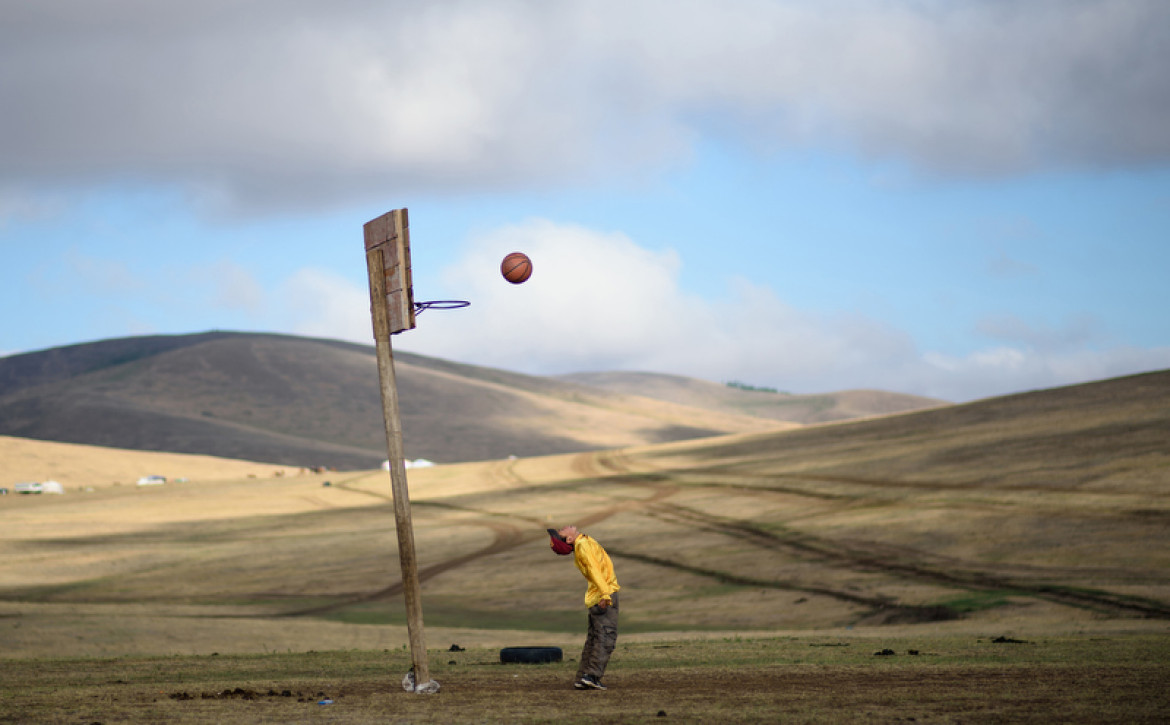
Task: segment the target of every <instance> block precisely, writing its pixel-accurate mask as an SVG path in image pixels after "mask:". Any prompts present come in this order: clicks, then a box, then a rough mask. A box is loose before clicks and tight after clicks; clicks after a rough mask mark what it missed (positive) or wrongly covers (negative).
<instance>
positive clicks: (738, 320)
mask: <svg viewBox="0 0 1170 725" xmlns="http://www.w3.org/2000/svg"><path fill="white" fill-rule="evenodd" d="M512 251H524V252H526V253H528V254H529V255H530V257H531V258H532V259H533V262H534V272H533V275H532V277H531V279H530V280H529V281H527V282H525V283H524V284H521V285H511V284H509V283H508V282H506V281H505V280H504V279H503V278H502V277H501V276H500V273H499V263H500V260H502V259H503V257H504V256H505V255H506V254H507V253H509V252H512ZM681 265H682V263H681V261H680V259H679V257H678V255H677V254H676V253H675V252H674V251H673V250H671V249H647V248H645V247H642V246H641V245H639V244H638V243H636V242H635V241H634V240H632V239H630V238H629V237H627V236H626V235H624V234H620V233H615V232H605V231H598V230H593V229H588V228H585V227H581V226H576V225H566V224H557V223H554V222H551V221H548V220H543V219H532V220H528V221H526V222H523V223H520V224H515V225H509V226H505V227H500V228H497V229H493V230H488V231H485V232H483V233H481V234H479V235H477V236H475V237H473V238H470V239H468V240H467V242H466V244H465V247H464V249H463V250H462V252H461V253H460V254H459V256H458V258H457V259H453V260H452V261H451V263H450V264H449V265H448V266H447V267H446V268H445V269H444V270H443V271H442V273H441V280H440V284H439V287H438V288H437V289H435V293H436V294H435V295H434V296H435V297H436V298H445V299H464V300H468V301H470V302H471V306H470V307H467V308H463V309H458V310H451V311H439V310H429V311H426V312H424V313H423V314H420V315H419V317H418V327H417V328H416V329H414V330H410V331H407V332H403V333H402V334H400V335H398V336H395V337H394V338H393V344H394V347H395V349H402V350H408V351H411V352H417V353H420V354H424V355H431V356H435V357H440V358H445V359H449V360H454V361H458V362H466V363H473V364H480V365H488V366H492V367H499V368H503V369H507V370H515V371H520V372H528V373H532V374H540V375H553V374H560V373H569V372H579V371H597V370H639V371H651V372H666V373H675V374H680V375H687V376H691V377H697V378H702V379H706V380H711V381H715V382H725V381H728V380H738V381H742V382H747V383H750V384H754V385H767V386H771V387H776V388H778V389H782V390H787V391H792V392H799V393H815V392H827V391H833V390H842V389H852V388H874V389H884V390H893V391H899V392H907V393H917V394H920V395H927V396H932V397H938V398H942V399H945V400H952V401H961V400H970V399H974V398H979V397H986V396H989V395H998V394H1003V393H1006V392H1012V391H1020V390H1028V389H1033V388H1038V387H1051V386H1054V385H1063V384H1072V383H1078V382H1085V381H1088V380H1094V379H1099V378H1102V377H1111V376H1116V375H1124V374H1129V373H1135V372H1141V371H1144V370H1153V369H1159V368H1164V367H1170V348H1155V349H1148V350H1138V349H1133V348H1118V347H1113V348H1102V349H1092V348H1091V347H1090V345H1093V344H1099V343H1100V342H1101V341H1102V339H1103V333H1102V331H1100V330H1099V329H1098V328H1097V324H1096V323H1095V322H1094V321H1093V320H1091V319H1073V320H1070V322H1069V323H1068V324H1067V325H1066V326H1064V327H1062V328H1058V329H1055V330H1045V329H1042V328H1038V327H1036V326H1032V325H1029V324H1027V323H1025V322H1024V321H1022V320H1018V319H1015V318H1009V317H999V318H988V319H987V320H984V321H983V323H982V324H981V330H982V332H983V333H984V334H985V335H988V336H989V337H991V338H993V344H992V345H991V346H989V347H986V348H983V349H980V350H976V351H974V352H972V353H970V354H968V355H965V356H954V355H946V354H942V353H938V352H932V351H923V350H920V349H919V348H918V346H917V345H916V344H915V343H914V342H913V340H912V339H911V338H910V336H909V335H908V334H907V333H906V332H905V331H902V330H899V329H897V328H895V327H893V326H890V325H888V324H886V323H884V322H881V321H879V320H876V319H873V318H871V317H869V316H867V315H865V314H864V313H862V312H841V313H837V314H824V313H818V312H813V311H809V310H802V309H798V308H795V307H793V306H792V305H790V304H788V303H786V302H785V301H784V300H782V299H780V298H779V297H777V296H776V295H775V294H774V293H773V292H772V291H771V290H769V289H767V288H764V287H760V286H758V285H755V284H752V283H750V282H748V281H746V280H744V279H741V278H735V277H728V278H726V279H725V280H723V282H724V283H725V286H724V292H723V294H722V296H720V297H719V298H717V299H705V298H701V297H698V296H695V295H692V294H689V293H687V292H685V291H683V290H682V289H681V288H680V286H679V281H678V279H679V274H680V272H681V270H682V267H681ZM417 291H418V289H417V287H416V292H417ZM279 298H280V299H281V300H282V302H281V303H280V306H281V307H282V308H283V309H284V312H285V314H287V315H288V316H289V319H288V320H287V321H286V322H285V323H284V325H283V329H291V330H294V331H296V332H297V333H299V334H306V335H315V336H323V337H335V338H342V339H348V340H351V341H354V342H359V343H365V344H370V343H371V342H372V333H371V331H370V320H369V301H368V300H369V296H368V292H367V290H366V289H365V287H364V284H357V283H355V282H353V281H351V280H347V279H343V278H341V277H339V276H336V275H333V274H331V273H327V272H323V271H320V270H309V269H306V270H301V271H300V272H298V273H297V274H296V275H294V276H293V277H291V278H290V279H289V280H287V281H286V282H285V283H284V284H283V285H282V287H281V290H280V293H279ZM428 298H430V295H428Z"/></svg>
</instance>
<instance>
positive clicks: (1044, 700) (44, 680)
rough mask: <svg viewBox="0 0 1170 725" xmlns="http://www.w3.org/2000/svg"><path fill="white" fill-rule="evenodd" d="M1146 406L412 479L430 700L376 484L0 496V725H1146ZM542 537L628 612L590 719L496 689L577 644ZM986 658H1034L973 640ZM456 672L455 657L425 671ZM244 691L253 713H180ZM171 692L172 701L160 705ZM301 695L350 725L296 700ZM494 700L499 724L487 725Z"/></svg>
mask: <svg viewBox="0 0 1170 725" xmlns="http://www.w3.org/2000/svg"><path fill="white" fill-rule="evenodd" d="M1168 390H1170V375H1167V374H1155V375H1149V376H1137V377H1135V378H1130V379H1124V380H1120V381H1109V382H1105V383H1099V384H1095V385H1091V386H1080V387H1077V388H1071V389H1066V390H1061V391H1044V392H1040V393H1034V394H1029V395H1025V396H1014V397H1011V398H1005V399H1000V400H992V401H984V402H981V403H976V404H971V405H967V406H955V407H952V408H944V409H937V410H932V411H926V412H920V413H914V414H906V415H900V416H893V417H889V418H883V419H876V420H868V421H861V422H854V423H847V424H833V425H825V426H815V427H808V428H804V429H800V430H795V431H783V432H776V433H766V434H745V435H738V436H729V437H722V438H715V439H709V440H705V441H695V442H687V443H674V444H667V445H662V446H646V447H638V448H626V449H620V450H613V451H602V452H595V453H585V454H574V455H564V456H550V457H541V458H527V459H517V460H506V461H489V462H483V463H468V464H458V465H449V466H439V467H435V468H431V469H412V471H411V473H410V477H411V480H410V485H411V497H412V500H413V510H414V525H415V538H416V541H417V549H418V553H419V558H420V568H421V579H422V587H423V592H422V594H423V608H424V615H425V619H426V625H427V627H426V632H427V640H428V642H429V648H430V650H431V652H432V657H431V660H432V662H433V663H434V670H435V674H436V676H437V677H438V679H440V681H442V682H444V687H445V692H444V693H440V695H439V696H438V704H436V703H435V702H430V703H424V702H419V701H418V700H415V699H411V698H412V697H420V696H413V695H411V696H406V695H405V693H402V692H401V691H400V689H401V688H399V687H398V686H397V682H398V681H399V680H400V679H401V677H402V674H404V670H405V667H406V663H407V661H408V656H407V653H406V652H405V650H404V646H405V644H406V642H407V636H406V631H405V626H404V615H403V611H404V607H403V601H402V587H401V583H400V581H399V577H398V562H397V554H396V551H395V549H396V537H395V533H394V528H393V515H392V512H391V505H390V499H389V483H388V478H387V475H386V474H385V473H383V472H381V471H375V472H357V473H348V474H336V473H331V474H310V475H284V476H275V475H272V473H264V471H263V468H262V467H260V469H259V470H258V471H257V472H254V473H251V472H250V473H247V474H235V476H234V477H232V476H230V475H229V476H228V477H223V478H217V477H211V476H209V477H207V478H205V479H201V478H195V477H192V478H191V479H190V480H189V481H187V482H186V483H181V484H168V485H166V486H162V487H150V488H138V487H135V486H126V485H122V486H113V485H109V486H105V487H97V488H95V490H93V491H91V492H86V493H82V492H77V491H70V493H68V494H67V495H65V496H52V497H50V496H40V497H36V496H19V497H18V496H7V497H3V498H0V521H2V522H3V526H0V668H2V674H3V678H2V679H3V682H4V683H5V684H3V685H0V695H2V697H3V703H4V705H3V707H4V709H3V710H2V711H0V712H3V713H4V714H3V716H2V717H5V718H8V720H10V721H16V722H60V721H63V717H62V715H63V713H66V714H69V717H71V718H72V717H74V716H76V718H77V720H76V721H78V722H83V721H84V722H94V721H107V722H123V721H150V722H154V721H172V720H173V721H183V718H188V719H190V720H191V721H208V720H220V721H225V722H230V721H233V720H232V718H236V721H240V722H243V721H249V722H262V721H266V719H267V720H271V721H274V722H275V721H281V722H290V721H306V722H308V721H316V720H319V719H330V718H334V717H342V716H335V715H330V714H329V713H336V712H339V711H343V708H340V707H339V704H342V703H344V704H345V706H346V707H350V706H351V704H353V703H356V704H355V705H352V706H353V707H354V709H353V710H344V712H346V713H347V714H346V715H345V716H344V719H346V720H347V721H355V722H362V721H365V720H363V718H365V719H367V720H369V721H374V720H378V721H388V719H389V720H392V718H391V717H390V715H389V714H388V713H390V714H393V718H398V717H400V716H399V715H398V714H397V713H398V712H399V711H400V710H401V712H402V713H403V714H402V715H401V719H402V720H404V721H405V720H410V719H412V718H413V719H415V720H416V721H418V720H432V719H434V720H439V719H442V720H447V721H461V720H473V719H475V718H474V717H473V714H474V713H477V712H485V713H487V714H486V715H484V718H485V719H488V720H493V721H522V720H525V719H527V720H533V721H539V720H547V719H552V717H553V714H555V713H559V712H561V711H562V710H565V709H566V708H570V709H568V710H565V711H566V712H568V713H569V715H571V716H572V717H579V718H580V719H581V720H582V721H584V720H587V719H594V720H596V719H599V718H600V719H605V717H610V719H612V720H614V721H639V720H643V719H654V718H657V713H658V711H660V710H662V711H665V712H667V713H668V714H667V717H675V718H678V719H682V720H683V721H710V720H723V719H729V720H743V721H752V720H756V721H774V717H772V716H773V715H774V714H775V713H777V712H779V713H784V714H785V720H786V721H789V720H790V721H794V722H801V721H826V720H839V721H847V720H857V719H861V720H864V719H866V717H869V718H870V719H872V720H875V721H881V722H888V721H894V720H897V719H901V720H902V721H909V718H911V717H913V718H915V720H916V721H927V722H952V721H954V722H958V721H962V722H971V721H974V720H979V721H985V722H995V721H1021V720H1024V721H1035V722H1040V721H1051V720H1052V719H1055V720H1060V721H1066V722H1108V721H1116V722H1140V721H1150V722H1154V721H1159V720H1164V719H1165V717H1164V715H1165V714H1166V712H1165V708H1166V696H1165V695H1164V694H1163V693H1164V691H1165V690H1166V689H1167V688H1166V684H1168V683H1170V677H1168V674H1170V673H1168V671H1167V670H1168V662H1170V658H1168V657H1167V654H1168V653H1167V646H1168V644H1167V643H1168V642H1170V526H1168V525H1167V524H1168V523H1170V451H1168V450H1167V449H1166V445H1165V442H1166V440H1168V438H1167V434H1168V432H1170V394H1168ZM111 455H112V457H113V458H117V456H116V455H115V454H111ZM156 467H157V466H156ZM160 470H162V469H160ZM152 472H154V471H152ZM162 472H165V471H162ZM248 476H253V477H248ZM563 523H576V524H578V525H579V526H580V527H581V528H582V529H583V530H585V531H587V532H589V533H590V534H592V535H594V536H595V537H596V538H597V539H598V540H599V541H601V542H602V543H603V544H604V545H605V546H606V548H607V549H608V550H609V552H610V553H611V555H612V556H613V558H614V561H615V565H616V567H617V571H618V576H619V579H620V581H621V583H622V586H623V591H622V624H621V631H622V635H621V644H620V646H619V652H618V654H617V655H616V656H615V659H614V663H613V666H612V669H611V675H610V676H609V678H607V679H608V680H609V682H610V684H612V685H613V688H612V689H611V690H610V691H609V692H606V693H593V694H597V695H600V696H601V697H602V698H608V699H600V700H589V701H587V702H589V703H591V704H589V705H582V704H581V700H580V695H581V694H582V693H577V692H575V691H573V690H571V689H568V690H566V685H567V679H568V678H569V677H570V676H571V674H572V672H571V670H572V667H571V665H570V664H569V663H562V664H561V665H550V666H540V667H533V668H528V669H525V668H520V669H509V668H503V667H502V666H500V665H497V664H496V653H497V652H498V649H499V648H500V647H504V646H509V645H533V644H538V645H550V646H558V647H562V648H563V649H564V651H565V653H566V656H567V657H569V658H573V657H575V656H576V653H577V652H578V651H579V648H580V646H581V642H582V640H583V628H584V614H583V612H582V605H581V597H582V594H583V590H584V586H583V582H582V580H581V577H580V574H579V573H578V572H577V571H576V569H575V568H574V567H573V566H572V564H571V563H570V562H568V561H566V560H565V559H562V558H559V557H555V556H553V555H552V554H551V553H550V552H549V550H548V540H547V537H546V536H545V534H544V529H545V527H546V526H552V525H559V524H563ZM1003 637H1006V638H1008V639H1017V640H1024V641H1026V642H1027V644H1018V645H1017V644H1013V643H1010V642H1009V643H999V644H997V643H994V642H993V640H995V639H996V638H1003ZM451 645H459V646H461V647H465V648H467V652H466V653H458V654H452V655H451V656H448V655H447V654H446V653H447V651H448V648H449V647H450V646H451ZM887 648H888V649H891V650H893V651H894V652H895V653H896V654H895V655H893V656H889V657H875V656H874V654H873V653H874V652H875V651H881V650H883V649H887ZM911 649H914V650H917V651H918V652H919V655H910V654H908V653H909V650H911ZM753 653H756V654H753ZM757 655H758V659H752V658H753V657H757ZM737 658H745V659H737ZM450 661H454V662H455V664H454V665H449V664H446V663H448V662H450ZM78 673H81V674H78ZM22 683H23V684H22ZM745 683H746V684H745ZM236 688H241V689H242V690H244V691H253V692H256V693H265V694H263V696H256V697H254V698H253V699H251V700H248V699H244V695H238V696H236V695H233V696H232V697H231V698H218V699H217V698H215V697H209V698H204V697H203V695H204V694H212V695H214V694H215V693H217V692H218V693H221V694H222V692H223V691H224V690H232V691H234V690H235V689H236ZM744 688H746V689H744ZM269 690H272V691H274V692H276V693H277V694H276V695H271V696H270V695H267V694H266V693H267V692H268V691H269ZM284 690H289V692H290V693H295V692H301V693H303V694H302V695H300V696H299V697H292V695H291V694H290V696H289V698H291V699H287V698H285V696H284V695H283V694H282V693H283V692H284ZM310 690H312V694H311V695H309V694H308V693H309V692H310ZM196 691H198V692H196ZM183 692H186V693H187V694H188V695H190V696H191V697H193V698H195V699H194V700H191V699H175V698H172V697H171V695H174V694H176V693H183ZM317 692H326V693H327V694H332V695H337V696H338V697H341V696H344V699H343V700H342V699H335V704H334V705H331V706H316V705H315V704H314V705H313V706H312V707H308V706H307V705H306V704H305V703H302V702H297V700H298V699H305V698H308V699H312V698H313V697H317ZM491 693H497V695H498V699H500V700H501V701H502V704H501V706H500V707H501V708H502V709H501V710H500V711H499V712H498V713H497V712H496V711H494V710H485V709H484V708H485V707H487V705H486V704H485V700H484V698H488V699H491V697H492V695H491ZM245 694H246V692H245ZM574 697H576V698H577V699H573V698H574ZM76 698H83V699H84V698H89V699H90V700H92V702H82V701H80V700H76ZM115 698H117V699H115ZM286 699H287V701H286ZM221 700H222V701H221ZM708 701H709V702H708ZM64 702H73V703H74V704H73V705H70V706H69V707H71V708H73V709H70V710H68V711H65V710H61V709H60V707H63V706H64V705H61V704H60V703H64ZM313 702H314V703H315V702H316V701H315V700H314V701H313ZM115 703H116V705H115ZM596 703H602V706H598V705H597V704H596ZM664 703H665V704H664ZM688 703H689V704H688ZM704 703H707V704H704ZM85 705H93V706H94V707H98V706H100V707H105V708H107V709H105V710H100V709H99V710H94V711H92V712H94V714H93V715H92V716H91V715H90V714H89V713H90V712H91V711H90V710H87V709H85V707H83V706H85ZM684 706H685V707H693V708H696V709H695V710H694V711H693V712H690V713H688V711H687V710H685V709H683V707H684ZM298 707H299V708H300V709H296V708H298ZM704 707H705V708H708V709H702V708H704ZM119 708H122V709H119ZM201 708H223V710H222V712H221V711H206V710H202V709H201ZM249 708H251V709H249ZM330 708H333V709H330ZM420 708H421V709H420ZM425 708H450V709H449V710H435V711H434V712H433V713H428V711H427V710H426V709H425ZM526 708H531V709H526ZM558 708H559V709H558ZM571 708H579V709H571ZM607 708H608V709H612V711H613V712H614V713H616V714H613V715H612V716H605V715H603V713H604V712H606V711H607ZM721 708H722V709H721ZM672 711H673V713H674V714H673V715H672ZM101 712H106V713H113V714H106V715H101V714H100V713H101ZM240 713H243V714H240ZM1045 714H1046V715H1047V716H1048V718H1049V719H1047V720H1046V719H1045ZM87 718H88V719H87Z"/></svg>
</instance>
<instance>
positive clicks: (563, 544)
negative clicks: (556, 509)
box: [548, 529, 573, 556]
mask: <svg viewBox="0 0 1170 725" xmlns="http://www.w3.org/2000/svg"><path fill="white" fill-rule="evenodd" d="M548 536H549V538H550V539H552V544H551V546H552V550H553V551H555V552H556V553H557V554H558V555H560V556H566V555H568V554H572V553H573V545H572V544H570V543H569V542H568V541H565V537H563V536H561V535H560V534H558V533H557V530H556V529H549V530H548Z"/></svg>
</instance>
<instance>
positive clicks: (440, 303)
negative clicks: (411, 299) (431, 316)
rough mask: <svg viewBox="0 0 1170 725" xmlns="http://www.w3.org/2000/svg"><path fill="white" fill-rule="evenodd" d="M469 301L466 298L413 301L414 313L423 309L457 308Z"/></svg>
mask: <svg viewBox="0 0 1170 725" xmlns="http://www.w3.org/2000/svg"><path fill="white" fill-rule="evenodd" d="M470 304H471V303H470V302H468V301H467V300H431V301H429V302H415V303H414V314H416V315H418V314H422V312H423V310H457V309H459V308H461V307H467V306H468V305H470Z"/></svg>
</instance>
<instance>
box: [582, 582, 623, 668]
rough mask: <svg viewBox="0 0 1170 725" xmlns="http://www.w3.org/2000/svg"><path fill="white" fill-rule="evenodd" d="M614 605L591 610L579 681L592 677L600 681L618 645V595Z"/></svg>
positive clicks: (614, 596)
mask: <svg viewBox="0 0 1170 725" xmlns="http://www.w3.org/2000/svg"><path fill="white" fill-rule="evenodd" d="M610 598H611V599H612V600H613V604H611V605H610V606H608V607H606V608H605V609H602V608H601V607H596V606H594V607H590V608H589V634H587V635H586V636H585V648H584V649H582V650H581V664H580V665H579V666H578V667H577V679H581V678H582V677H583V676H585V675H592V676H593V677H594V678H595V679H597V680H600V679H601V676H602V675H604V674H605V666H606V665H607V664H609V656H610V654H612V653H613V648H614V646H615V645H617V636H618V632H617V625H618V595H617V592H614V593H613V594H612V595H611V597H610Z"/></svg>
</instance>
